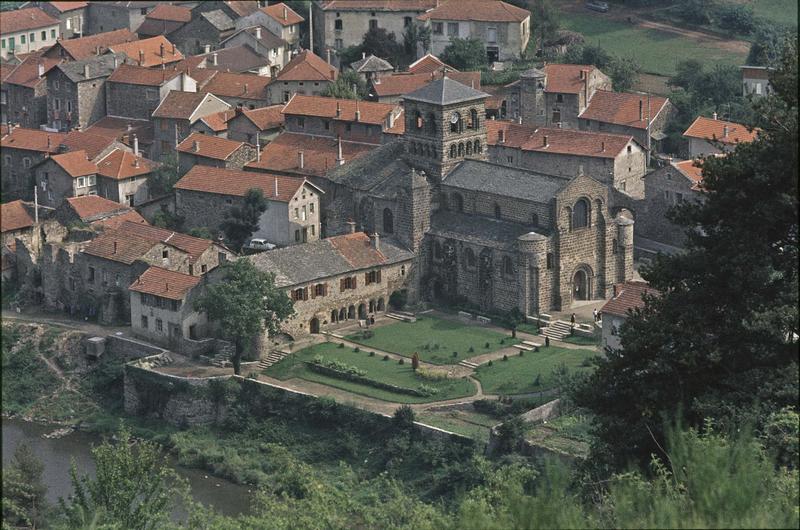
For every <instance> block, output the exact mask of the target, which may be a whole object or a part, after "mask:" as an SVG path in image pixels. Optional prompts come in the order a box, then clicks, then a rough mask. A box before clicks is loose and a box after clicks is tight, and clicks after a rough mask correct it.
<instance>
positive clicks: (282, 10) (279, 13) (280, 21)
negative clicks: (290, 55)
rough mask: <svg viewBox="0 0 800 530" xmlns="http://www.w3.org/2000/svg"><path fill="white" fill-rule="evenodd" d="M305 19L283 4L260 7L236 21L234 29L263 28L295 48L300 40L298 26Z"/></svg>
mask: <svg viewBox="0 0 800 530" xmlns="http://www.w3.org/2000/svg"><path fill="white" fill-rule="evenodd" d="M304 21H305V19H304V18H303V17H301V16H300V15H298V14H297V13H296V12H295V11H294V10H293V9H292V8H291V7H289V6H287V5H286V4H284V3H283V2H281V3H278V4H272V5H269V6H266V7H261V8H260V9H258V10H257V11H255V12H254V13H253V14H251V15H247V16H245V17H242V18H240V19H238V20H237V21H236V28H237V29H242V28H248V27H252V26H264V27H265V28H266V29H267V30H269V32H270V33H272V34H273V35H275V36H276V37H278V38H280V39H281V40H283V41H285V42H286V43H288V44H289V47H290V49H291V48H296V47H297V43H298V42H299V40H300V24H301V23H302V22H304Z"/></svg>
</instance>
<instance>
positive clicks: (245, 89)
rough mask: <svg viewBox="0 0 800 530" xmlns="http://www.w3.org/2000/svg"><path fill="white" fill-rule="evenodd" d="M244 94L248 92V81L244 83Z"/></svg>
mask: <svg viewBox="0 0 800 530" xmlns="http://www.w3.org/2000/svg"><path fill="white" fill-rule="evenodd" d="M243 93H244V94H247V83H245V84H244V92H243Z"/></svg>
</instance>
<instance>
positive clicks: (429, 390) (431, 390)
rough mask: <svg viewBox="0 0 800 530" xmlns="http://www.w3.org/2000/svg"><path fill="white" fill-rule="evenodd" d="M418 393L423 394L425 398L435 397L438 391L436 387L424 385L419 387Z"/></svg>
mask: <svg viewBox="0 0 800 530" xmlns="http://www.w3.org/2000/svg"><path fill="white" fill-rule="evenodd" d="M419 391H420V392H421V393H422V394H424V395H425V396H435V395H436V394H438V393H439V389H438V388H436V387H432V386H428V385H426V384H425V383H423V384H421V385H419Z"/></svg>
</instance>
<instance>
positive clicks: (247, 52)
mask: <svg viewBox="0 0 800 530" xmlns="http://www.w3.org/2000/svg"><path fill="white" fill-rule="evenodd" d="M214 55H216V56H217V64H213V57H214ZM197 57H202V58H204V59H205V60H206V68H205V69H206V70H219V71H226V70H227V71H230V72H234V73H244V72H249V71H250V70H255V69H257V68H261V67H262V66H268V65H269V64H270V62H269V59H268V58H266V57H264V56H262V55H259V54H257V53H256V52H255V51H253V48H251V47H250V46H248V45H247V44H240V45H239V46H231V47H230V48H222V49H220V50H215V51H213V52H208V53H204V54H202V55H198V56H197Z"/></svg>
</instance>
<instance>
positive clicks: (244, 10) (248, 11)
mask: <svg viewBox="0 0 800 530" xmlns="http://www.w3.org/2000/svg"><path fill="white" fill-rule="evenodd" d="M225 5H227V6H228V7H229V8H230V9H231V11H233V12H234V13H236V14H237V15H238V16H240V17H246V16H247V15H252V14H253V13H255V12H256V11H258V3H257V2H252V1H234V0H225Z"/></svg>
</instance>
